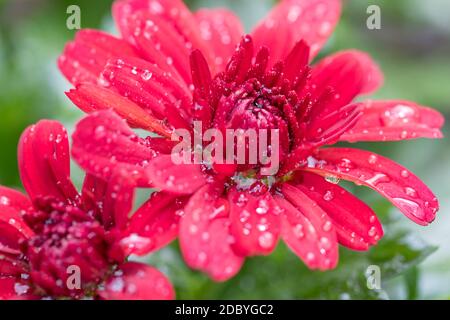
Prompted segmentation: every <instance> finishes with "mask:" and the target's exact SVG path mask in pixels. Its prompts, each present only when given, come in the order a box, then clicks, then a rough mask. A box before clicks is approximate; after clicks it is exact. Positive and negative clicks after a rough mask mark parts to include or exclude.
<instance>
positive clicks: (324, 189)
mask: <svg viewBox="0 0 450 320" xmlns="http://www.w3.org/2000/svg"><path fill="white" fill-rule="evenodd" d="M326 179H327V178H324V177H322V176H318V175H316V174H313V173H307V172H303V173H301V175H300V177H299V179H298V181H296V182H295V183H294V185H295V187H296V188H298V189H300V190H301V191H302V192H303V193H304V194H306V195H307V196H308V197H309V198H310V199H312V200H313V201H315V202H316V203H317V204H318V205H319V206H320V207H321V208H322V209H323V210H324V211H325V212H326V213H327V215H328V216H329V217H330V219H331V221H332V223H333V226H334V227H335V229H336V233H337V236H338V240H339V242H340V243H341V244H343V245H345V246H346V247H348V248H351V249H354V250H367V249H368V248H369V246H370V245H375V244H376V243H377V242H378V240H379V239H381V237H382V236H383V229H382V227H381V224H380V221H379V220H378V218H377V216H376V215H375V212H374V211H373V210H372V209H371V208H370V207H369V206H367V205H366V204H365V203H364V202H362V201H361V200H359V199H358V198H356V197H355V196H354V195H352V194H351V193H350V192H348V191H347V190H345V189H343V188H341V187H340V186H338V185H337V184H335V183H336V182H337V180H333V179H334V177H328V180H329V181H333V183H331V182H328V181H327V180H326Z"/></svg>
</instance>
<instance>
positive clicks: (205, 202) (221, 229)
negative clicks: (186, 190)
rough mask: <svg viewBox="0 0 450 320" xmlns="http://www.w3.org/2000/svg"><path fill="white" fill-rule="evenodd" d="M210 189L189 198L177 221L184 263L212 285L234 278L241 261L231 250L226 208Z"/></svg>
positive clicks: (201, 190) (241, 258) (225, 204)
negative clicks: (211, 281)
mask: <svg viewBox="0 0 450 320" xmlns="http://www.w3.org/2000/svg"><path fill="white" fill-rule="evenodd" d="M211 188H212V187H210V186H205V187H203V188H201V189H200V190H199V191H197V193H196V194H195V195H193V196H192V198H191V200H190V201H189V203H188V205H187V206H186V209H185V214H184V216H183V217H182V218H181V221H180V246H181V251H182V253H183V257H184V259H185V261H186V263H187V264H188V265H189V266H190V267H191V268H194V269H198V270H201V271H204V272H206V273H207V274H208V275H209V276H210V277H211V278H212V279H214V280H215V281H225V280H228V279H229V278H231V277H233V276H234V275H235V274H236V273H237V272H239V270H240V269H241V267H242V264H243V262H244V258H243V257H241V256H238V255H236V253H235V252H234V251H233V249H232V248H231V239H232V237H231V236H230V231H229V226H230V222H229V219H228V218H227V216H228V212H229V207H228V205H227V202H226V201H225V200H224V199H221V198H219V197H218V195H217V193H216V192H215V191H214V190H213V189H211Z"/></svg>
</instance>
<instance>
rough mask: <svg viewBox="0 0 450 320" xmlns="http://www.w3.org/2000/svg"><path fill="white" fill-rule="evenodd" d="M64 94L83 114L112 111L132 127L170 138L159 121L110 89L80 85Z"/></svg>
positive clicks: (167, 130)
mask: <svg viewBox="0 0 450 320" xmlns="http://www.w3.org/2000/svg"><path fill="white" fill-rule="evenodd" d="M66 94H67V96H68V97H69V99H70V100H71V101H72V102H73V103H74V104H75V105H76V106H77V107H79V108H80V109H81V110H83V111H84V112H87V113H91V112H94V111H99V110H108V109H112V110H114V111H115V112H117V114H119V115H120V116H121V117H122V118H124V119H126V120H127V121H128V123H129V124H130V125H131V126H133V127H136V128H141V129H144V130H148V131H151V132H155V133H157V134H159V135H161V136H163V137H169V138H170V136H171V131H170V130H169V129H168V128H167V127H166V126H165V125H164V124H163V123H162V121H161V120H158V119H156V118H155V117H154V116H152V115H151V114H150V113H148V112H147V111H146V110H144V109H143V108H141V107H140V106H139V105H137V104H135V103H133V102H132V101H131V100H129V99H127V98H125V97H123V96H121V95H120V94H118V93H116V92H114V91H112V90H110V89H107V88H103V87H100V86H97V85H94V84H82V85H79V86H77V88H76V89H72V90H70V91H69V92H67V93H66Z"/></svg>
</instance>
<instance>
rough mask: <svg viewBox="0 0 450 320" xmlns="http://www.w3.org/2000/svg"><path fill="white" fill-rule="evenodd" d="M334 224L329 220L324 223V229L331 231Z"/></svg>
mask: <svg viewBox="0 0 450 320" xmlns="http://www.w3.org/2000/svg"><path fill="white" fill-rule="evenodd" d="M331 227H332V224H331V221H327V222H325V223H324V224H323V228H322V229H323V231H325V232H329V231H330V230H331Z"/></svg>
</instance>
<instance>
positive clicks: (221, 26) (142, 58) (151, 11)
mask: <svg viewBox="0 0 450 320" xmlns="http://www.w3.org/2000/svg"><path fill="white" fill-rule="evenodd" d="M113 13H114V17H115V19H116V22H117V23H118V26H119V29H120V31H121V34H122V38H120V39H119V38H115V37H113V36H110V35H107V34H104V33H102V32H100V31H92V30H84V31H81V32H79V33H78V35H77V37H76V40H75V41H74V42H72V43H70V44H69V45H68V46H67V47H66V49H65V52H64V55H63V56H62V57H61V58H60V61H59V62H60V68H61V70H62V72H63V73H64V74H65V75H66V77H67V78H68V79H69V80H71V82H72V83H73V84H75V85H76V89H73V90H71V91H70V92H68V96H69V98H70V99H71V100H72V101H73V102H74V103H75V104H76V105H77V106H78V107H80V108H81V109H82V110H84V111H86V112H94V111H96V112H94V113H93V114H92V115H90V116H88V117H87V118H85V119H84V120H82V121H81V122H79V124H78V126H77V130H76V132H75V133H74V136H73V140H74V147H73V155H74V157H75V159H76V160H77V161H78V162H79V163H80V165H81V166H82V167H83V168H84V169H86V170H87V171H88V172H90V173H91V174H93V175H96V176H99V177H102V178H103V179H109V178H110V176H111V174H112V173H113V172H115V171H116V170H121V171H127V172H129V178H130V180H132V181H136V183H137V184H138V185H139V186H140V187H150V186H151V187H156V188H158V189H160V190H161V191H160V192H159V193H157V194H155V195H154V196H153V197H152V198H151V199H150V200H149V201H148V203H147V204H146V206H147V209H148V210H147V212H152V215H141V216H140V217H139V218H137V219H136V220H135V223H134V224H133V223H132V224H131V225H130V230H129V232H132V233H136V234H139V235H140V236H142V237H149V238H152V239H156V240H154V241H155V243H151V244H149V246H148V247H146V248H145V250H151V249H152V248H153V249H154V248H158V247H160V246H162V245H163V244H166V243H168V242H169V241H170V240H172V239H174V238H175V237H176V236H177V233H176V232H174V231H173V230H169V231H167V226H170V225H172V224H173V223H174V222H177V221H178V220H179V219H180V218H179V217H180V216H182V217H181V219H180V221H179V232H178V236H179V239H180V245H181V249H182V252H183V255H184V258H185V260H186V262H187V263H188V264H189V265H190V266H191V267H193V268H195V269H199V270H203V271H205V272H207V273H208V274H209V275H210V276H211V277H212V278H214V279H215V280H225V279H228V278H229V277H231V276H233V275H234V274H236V273H237V272H238V271H239V269H240V267H241V265H242V262H243V260H244V257H246V256H252V255H266V254H269V253H271V252H272V251H273V249H274V248H275V246H276V244H277V242H278V240H279V238H282V239H283V240H284V241H285V242H286V243H287V245H288V246H289V247H290V248H291V249H292V250H293V251H294V252H295V253H296V254H297V255H298V256H299V257H300V258H301V259H302V260H303V261H304V262H305V263H306V264H307V265H308V266H309V267H310V268H312V269H320V270H326V269H330V268H333V267H335V266H336V264H337V261H338V243H340V244H342V245H344V246H346V247H349V248H351V249H355V250H367V249H368V248H369V246H371V245H374V244H376V243H377V241H378V240H379V239H380V238H381V237H382V235H383V230H382V227H381V224H380V222H379V221H378V219H377V217H376V215H375V213H374V212H373V210H372V209H371V208H369V207H368V206H367V205H366V204H364V203H363V202H361V201H360V200H359V199H357V198H356V197H355V196H353V195H352V194H350V193H349V192H348V191H346V190H345V189H343V188H342V187H340V186H339V185H337V182H338V180H339V179H345V180H349V181H352V182H355V183H356V184H358V185H365V186H368V187H370V188H372V189H374V190H375V191H377V192H379V193H380V194H381V195H383V196H385V197H386V198H387V199H389V200H390V201H391V202H392V203H393V204H394V205H395V206H397V207H398V208H399V209H400V210H401V211H402V212H403V213H404V214H405V215H406V216H408V217H409V218H410V219H412V220H413V221H414V222H416V223H419V224H422V225H426V224H428V223H430V222H431V221H433V219H434V217H435V214H436V212H437V210H438V201H437V199H436V198H435V196H434V195H433V193H432V192H431V191H430V190H429V188H428V187H427V186H426V185H424V183H423V182H421V181H420V180H419V178H417V177H416V176H415V175H413V174H412V173H411V172H409V171H408V170H406V169H404V168H403V167H402V166H400V165H398V164H396V163H394V162H392V161H391V160H389V159H386V158H384V157H382V156H379V155H375V154H373V153H371V152H367V151H363V150H357V149H350V148H322V147H323V146H327V145H332V144H334V143H336V142H338V141H351V142H356V141H397V140H405V139H412V138H439V137H441V136H442V135H441V132H440V128H441V127H442V125H443V117H442V116H441V115H440V114H439V113H438V112H436V111H434V110H432V109H429V108H426V107H422V106H419V105H417V104H415V103H413V102H408V101H365V102H360V103H354V104H352V101H353V100H354V99H355V98H356V97H357V96H359V95H362V94H368V93H371V92H373V91H375V90H376V89H377V88H378V87H379V86H380V85H381V83H382V79H383V77H382V74H381V72H380V70H379V68H378V67H377V65H376V64H375V63H374V62H373V61H372V60H371V58H370V57H369V56H368V55H366V54H365V53H362V52H359V51H356V50H351V51H344V52H339V53H337V54H334V55H332V56H330V57H327V58H325V59H323V60H322V61H319V62H317V63H316V64H314V65H312V66H309V62H310V61H311V60H312V59H313V58H314V56H315V55H316V53H317V52H318V51H319V49H320V48H321V47H322V45H323V44H324V43H325V41H326V39H327V37H328V36H329V35H330V33H331V32H332V30H333V28H334V26H335V24H336V23H337V21H338V19H339V15H340V1H339V0H328V1H324V0H309V1H307V0H283V1H281V3H280V4H279V5H278V6H276V7H275V8H274V9H273V11H272V12H271V13H270V14H269V16H268V17H267V18H265V19H264V20H263V21H262V22H261V23H260V24H259V25H258V26H257V27H256V28H255V29H254V31H253V32H252V33H251V36H246V37H244V38H243V40H242V41H241V42H240V44H239V46H238V48H237V50H235V45H236V44H237V43H238V42H239V41H240V37H241V35H242V33H243V31H242V28H241V25H240V23H239V20H238V19H237V18H236V17H235V16H234V15H233V14H232V13H230V12H228V11H226V10H223V9H211V10H210V9H207V10H206V9H205V10H201V11H199V12H196V13H191V12H190V11H189V10H188V9H187V8H186V7H185V5H184V4H183V3H182V1H178V0H170V1H158V0H126V1H117V2H116V3H115V5H114V9H113ZM107 109H112V110H114V111H115V112H116V113H117V114H118V115H119V116H120V117H122V118H124V119H126V120H127V122H128V124H129V125H131V126H133V127H137V128H142V129H145V130H148V131H152V132H156V133H158V134H159V136H160V137H148V138H146V139H142V138H138V137H137V136H136V135H135V134H134V133H133V132H132V131H131V129H130V128H129V127H128V126H127V124H126V123H124V122H123V121H122V120H121V118H120V117H119V116H117V115H116V114H115V113H114V112H112V111H101V110H107ZM195 120H198V121H202V123H203V127H204V128H217V129H220V130H223V129H226V128H233V129H279V132H280V137H281V140H280V142H281V149H280V159H281V170H280V171H279V173H278V174H277V175H274V176H272V177H265V176H261V175H260V172H259V171H260V169H261V165H256V166H241V165H240V166H233V165H217V164H216V165H214V166H213V167H208V166H205V165H175V164H173V162H172V161H171V156H170V152H171V150H172V147H173V142H172V141H170V140H169V139H170V136H171V133H172V132H173V130H174V129H180V128H186V129H188V130H191V131H192V123H193V121H195ZM181 208H184V209H183V211H182V212H180V209H181Z"/></svg>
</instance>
